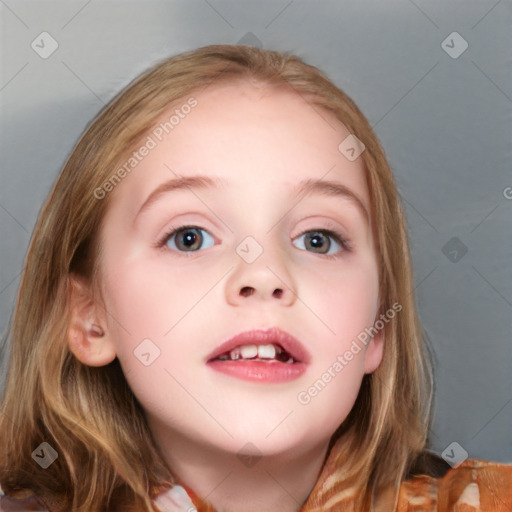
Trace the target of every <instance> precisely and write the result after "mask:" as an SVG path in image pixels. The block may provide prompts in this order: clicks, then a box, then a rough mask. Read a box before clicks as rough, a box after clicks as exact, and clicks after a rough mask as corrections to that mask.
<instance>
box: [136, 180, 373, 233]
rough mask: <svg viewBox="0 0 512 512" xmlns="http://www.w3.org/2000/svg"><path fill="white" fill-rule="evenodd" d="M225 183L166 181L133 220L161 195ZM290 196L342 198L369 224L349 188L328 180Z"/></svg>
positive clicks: (305, 184)
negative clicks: (314, 195)
mask: <svg viewBox="0 0 512 512" xmlns="http://www.w3.org/2000/svg"><path fill="white" fill-rule="evenodd" d="M225 184H226V181H225V180H223V179H220V178H216V179H213V178H211V177H210V176H202V175H196V176H187V177H183V176H180V177H178V178H175V179H172V180H169V181H166V182H164V183H162V184H160V185H159V186H158V187H157V188H155V190H153V192H151V194H149V196H148V197H147V198H146V200H145V201H144V203H143V204H142V206H141V207H140V209H139V211H138V212H137V214H136V216H135V218H137V217H138V216H139V215H140V214H142V213H143V212H144V211H146V210H148V209H149V208H150V206H151V205H153V204H154V203H155V202H156V201H158V200H159V199H160V198H161V197H162V196H163V195H165V194H167V193H169V192H174V191H178V190H184V189H208V188H219V185H225ZM292 194H296V195H302V196H307V195H311V194H321V195H324V196H328V197H342V198H344V199H347V200H349V201H350V202H351V203H352V204H353V205H354V206H356V207H357V209H358V210H359V212H360V213H361V214H362V215H363V217H364V218H365V220H366V222H367V223H369V221H370V215H369V213H368V210H367V208H366V206H365V205H364V203H363V201H362V200H361V199H360V198H359V197H358V196H357V194H355V193H354V192H353V191H352V190H351V189H350V188H348V187H346V186H345V185H342V184H341V183H337V182H335V181H330V180H322V179H319V180H315V179H307V180H304V181H301V182H300V183H299V184H298V186H297V187H296V188H295V189H293V191H292Z"/></svg>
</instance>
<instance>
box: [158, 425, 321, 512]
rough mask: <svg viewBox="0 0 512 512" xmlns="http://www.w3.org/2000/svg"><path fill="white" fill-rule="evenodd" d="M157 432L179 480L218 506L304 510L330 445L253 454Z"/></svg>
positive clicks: (231, 510) (267, 511) (227, 510)
mask: <svg viewBox="0 0 512 512" xmlns="http://www.w3.org/2000/svg"><path fill="white" fill-rule="evenodd" d="M155 434H156V435H155V438H156V441H157V444H158V445H159V447H160V449H161V451H162V454H163V455H164V458H165V459H166V461H167V463H168V464H169V467H170V468H171V469H172V471H173V473H174V475H175V476H176V477H177V478H178V480H179V483H180V484H181V485H184V486H185V487H187V488H189V489H191V490H192V491H193V492H194V493H195V494H196V495H197V496H198V497H199V498H200V499H201V500H203V501H206V502H208V503H209V504H211V505H212V506H213V507H214V508H215V510H216V511H217V512H240V511H243V512H298V511H299V510H300V509H301V507H302V505H303V504H304V502H305V501H306V499H307V498H308V496H309V494H310V493H311V490H312V489H313V487H314V485H315V483H316V481H317V479H318V476H319V474H320V471H321V468H322V465H323V462H324V459H325V455H326V452H327V446H328V443H325V445H322V446H316V447H312V448H311V449H309V450H299V449H298V448H297V449H296V450H294V451H293V452H291V451H290V453H279V454H275V455H271V456H263V457H261V458H258V457H253V458H251V457H250V456H247V455H242V454H239V455H237V454H232V453H226V452H221V451H219V450H217V449H216V448H212V447H211V446H201V445H198V444H197V442H193V441H191V440H190V439H186V438H183V437H181V436H174V435H171V436H168V435H167V436H165V437H163V436H162V439H160V438H159V436H158V434H157V433H155ZM161 441H163V443H162V442H161Z"/></svg>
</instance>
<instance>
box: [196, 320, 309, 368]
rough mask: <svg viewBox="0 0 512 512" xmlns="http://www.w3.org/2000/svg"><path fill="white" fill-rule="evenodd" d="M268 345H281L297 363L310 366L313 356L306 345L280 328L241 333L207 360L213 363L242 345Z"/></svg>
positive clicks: (220, 346)
mask: <svg viewBox="0 0 512 512" xmlns="http://www.w3.org/2000/svg"><path fill="white" fill-rule="evenodd" d="M268 343H276V344H278V345H281V347H283V348H284V349H285V350H286V352H288V353H289V354H290V355H291V356H292V357H293V359H294V360H295V361H296V362H297V363H304V364H308V363H309V362H310V361H311V354H310V353H309V352H308V351H307V350H306V348H305V347H304V345H303V344H302V343H301V342H300V341H299V340H298V339H297V338H295V337H294V336H292V335H291V334H289V333H287V332H286V331H283V330H282V329H279V328H278V327H270V328H268V329H253V330H251V331H244V332H241V333H240V334H237V335H236V336H233V337H232V338H230V339H229V340H228V341H226V342H224V343H222V344H221V345H219V346H218V347H217V348H216V349H215V350H214V351H213V352H212V353H211V354H210V355H209V356H207V358H206V360H207V362H211V361H212V360H213V359H215V358H217V357H219V356H220V355H222V354H224V353H225V352H230V351H231V350H233V349H234V348H235V347H239V346H241V345H266V344H268Z"/></svg>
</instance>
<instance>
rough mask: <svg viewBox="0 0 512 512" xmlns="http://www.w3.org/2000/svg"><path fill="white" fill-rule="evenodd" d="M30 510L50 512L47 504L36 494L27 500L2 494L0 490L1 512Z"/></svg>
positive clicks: (26, 498) (24, 511)
mask: <svg viewBox="0 0 512 512" xmlns="http://www.w3.org/2000/svg"><path fill="white" fill-rule="evenodd" d="M29 510H37V511H45V512H49V511H48V508H47V507H46V506H45V504H44V503H43V502H42V501H41V500H40V499H39V498H38V497H37V496H36V495H35V494H32V495H30V496H27V497H25V498H14V497H13V496H6V495H4V494H2V492H1V489H0V512H26V511H29Z"/></svg>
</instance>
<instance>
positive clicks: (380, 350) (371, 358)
mask: <svg viewBox="0 0 512 512" xmlns="http://www.w3.org/2000/svg"><path fill="white" fill-rule="evenodd" d="M377 318H378V317H377ZM374 325H375V323H374ZM383 355H384V329H381V330H379V331H378V332H377V333H376V334H375V335H374V336H373V338H372V339H371V341H370V343H368V346H367V348H366V352H365V354H364V373H373V372H374V371H375V370H376V369H377V368H378V367H379V365H380V363H381V361H382V357H383Z"/></svg>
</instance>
